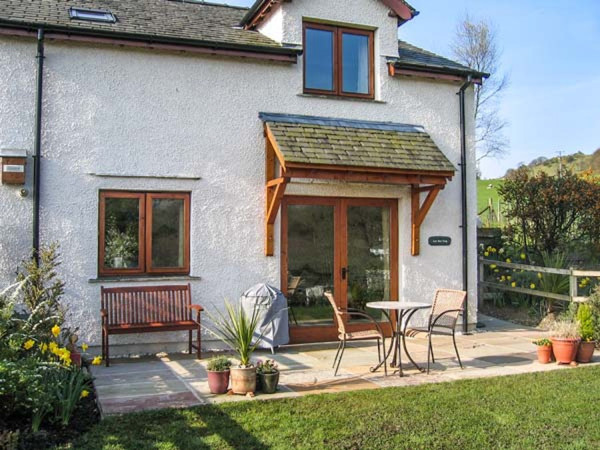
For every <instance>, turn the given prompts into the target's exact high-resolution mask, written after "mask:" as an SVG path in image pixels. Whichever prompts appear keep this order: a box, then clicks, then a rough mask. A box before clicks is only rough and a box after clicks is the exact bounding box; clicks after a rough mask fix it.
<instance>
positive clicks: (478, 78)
mask: <svg viewBox="0 0 600 450" xmlns="http://www.w3.org/2000/svg"><path fill="white" fill-rule="evenodd" d="M388 67H389V69H390V75H392V76H394V75H396V74H398V75H403V74H408V75H411V74H414V75H417V74H418V73H422V74H424V75H427V74H431V75H451V76H454V77H457V78H460V79H461V80H465V79H467V78H468V77H470V78H471V82H472V83H474V84H481V83H482V82H483V79H484V78H488V77H489V76H490V75H489V74H488V73H485V72H477V71H475V70H460V69H454V68H452V67H442V66H421V65H415V64H406V63H403V62H401V61H399V60H397V59H395V58H389V59H388Z"/></svg>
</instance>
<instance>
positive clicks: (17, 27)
mask: <svg viewBox="0 0 600 450" xmlns="http://www.w3.org/2000/svg"><path fill="white" fill-rule="evenodd" d="M41 27H43V28H44V29H45V36H46V39H55V40H64V41H77V42H94V43H103V44H108V45H121V46H129V47H140V48H149V49H159V50H170V51H185V52H191V53H204V54H213V55H224V56H239V57H246V58H257V59H270V60H273V61H280V62H291V63H296V62H297V57H298V55H300V54H302V49H301V48H300V47H285V46H281V47H268V46H256V45H236V44H225V43H222V42H211V41H201V40H193V39H180V38H171V37H160V36H149V35H144V34H133V33H113V32H105V31H100V30H81V29H72V28H68V27H60V26H46V25H43V24H40V25H36V24H19V23H14V22H8V21H2V20H0V34H5V35H13V36H29V37H33V36H35V35H36V31H35V30H36V28H41Z"/></svg>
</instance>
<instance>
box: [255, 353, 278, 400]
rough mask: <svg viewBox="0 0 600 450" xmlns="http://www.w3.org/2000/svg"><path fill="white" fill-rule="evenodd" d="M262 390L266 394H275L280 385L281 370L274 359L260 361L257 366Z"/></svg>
mask: <svg viewBox="0 0 600 450" xmlns="http://www.w3.org/2000/svg"><path fill="white" fill-rule="evenodd" d="M256 373H257V374H258V382H259V385H260V390H261V391H262V392H264V393H265V394H274V393H275V391H277V385H278V384H279V370H278V369H277V363H275V361H274V360H272V359H267V360H266V361H264V362H263V361H258V364H257V365H256Z"/></svg>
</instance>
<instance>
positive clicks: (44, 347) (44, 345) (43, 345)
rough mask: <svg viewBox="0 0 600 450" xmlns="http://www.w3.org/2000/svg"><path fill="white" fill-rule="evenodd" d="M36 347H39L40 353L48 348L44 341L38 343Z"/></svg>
mask: <svg viewBox="0 0 600 450" xmlns="http://www.w3.org/2000/svg"><path fill="white" fill-rule="evenodd" d="M38 347H39V349H40V352H42V355H43V354H44V353H46V351H47V350H48V344H46V343H45V342H42V343H41V344H40V345H38Z"/></svg>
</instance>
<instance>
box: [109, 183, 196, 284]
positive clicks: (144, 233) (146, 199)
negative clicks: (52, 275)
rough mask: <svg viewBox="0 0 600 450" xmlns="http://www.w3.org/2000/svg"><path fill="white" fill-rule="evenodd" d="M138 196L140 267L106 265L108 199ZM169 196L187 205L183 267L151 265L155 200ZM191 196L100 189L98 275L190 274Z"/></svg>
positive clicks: (177, 193) (182, 193) (172, 193)
mask: <svg viewBox="0 0 600 450" xmlns="http://www.w3.org/2000/svg"><path fill="white" fill-rule="evenodd" d="M107 198H137V199H138V201H139V224H138V246H139V254H138V266H137V267H132V268H124V269H121V268H120V269H114V268H107V267H104V256H105V254H104V249H105V244H106V242H105V234H106V199H107ZM155 198H168V199H179V200H183V202H184V203H183V204H184V213H183V214H184V221H185V224H184V262H183V267H152V200H153V199H155ZM190 198H191V194H190V193H189V192H138V191H135V192H134V191H113V190H106V191H100V204H99V214H98V221H99V224H98V275H99V276H127V275H188V274H189V273H190Z"/></svg>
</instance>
